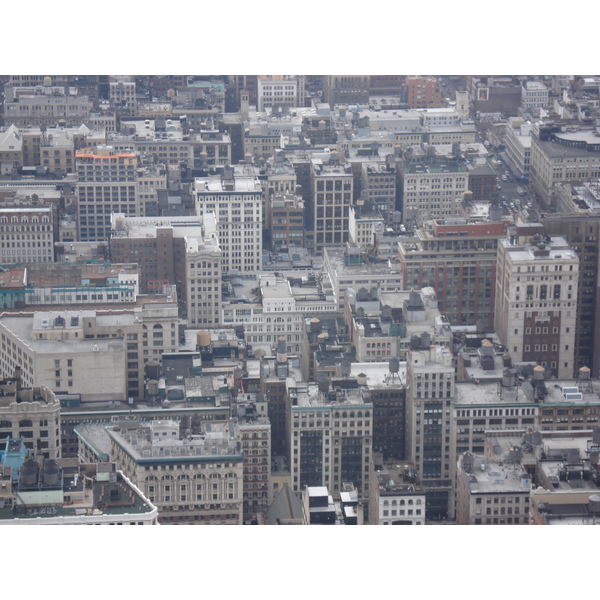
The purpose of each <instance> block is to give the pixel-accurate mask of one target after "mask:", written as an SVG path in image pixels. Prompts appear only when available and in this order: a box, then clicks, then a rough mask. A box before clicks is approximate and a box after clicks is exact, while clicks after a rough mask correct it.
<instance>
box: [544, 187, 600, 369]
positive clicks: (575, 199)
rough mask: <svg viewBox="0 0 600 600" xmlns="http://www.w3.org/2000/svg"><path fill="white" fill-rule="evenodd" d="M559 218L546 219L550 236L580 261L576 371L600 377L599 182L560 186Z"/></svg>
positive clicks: (558, 192)
mask: <svg viewBox="0 0 600 600" xmlns="http://www.w3.org/2000/svg"><path fill="white" fill-rule="evenodd" d="M556 190H557V196H558V204H559V212H558V213H557V214H549V215H546V216H545V217H544V218H543V219H542V223H543V224H544V228H545V231H546V233H547V234H548V235H550V236H553V235H561V236H564V237H565V238H566V239H567V241H568V243H569V244H570V246H571V248H572V249H573V250H574V252H575V253H576V254H577V256H578V257H579V282H578V290H577V317H576V325H575V356H574V367H575V369H579V368H581V367H588V368H590V369H591V370H592V377H593V378H594V379H596V378H597V377H598V376H600V315H599V314H598V300H597V299H598V264H599V260H598V259H599V257H598V241H597V240H599V239H600V219H599V218H598V208H600V203H598V200H600V189H599V188H598V185H597V183H596V181H588V182H582V184H581V185H577V184H575V183H572V184H569V183H566V184H559V185H558V186H557V188H556Z"/></svg>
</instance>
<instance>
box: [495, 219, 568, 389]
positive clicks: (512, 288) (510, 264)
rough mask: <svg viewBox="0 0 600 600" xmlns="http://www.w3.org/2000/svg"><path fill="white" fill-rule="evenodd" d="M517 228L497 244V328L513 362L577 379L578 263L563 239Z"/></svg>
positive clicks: (535, 229) (535, 227) (529, 228)
mask: <svg viewBox="0 0 600 600" xmlns="http://www.w3.org/2000/svg"><path fill="white" fill-rule="evenodd" d="M543 234H544V229H543V226H542V225H540V224H539V223H538V224H530V225H518V226H517V227H516V228H515V230H514V231H509V235H508V237H507V238H506V239H504V240H500V241H499V244H498V263H497V267H496V273H497V277H496V299H495V302H496V304H495V306H496V317H495V329H496V333H497V334H498V337H499V338H500V340H501V342H502V343H503V344H504V345H505V346H506V347H507V349H508V351H509V352H510V354H511V356H512V358H513V360H514V361H517V362H519V361H532V362H537V363H538V364H540V365H541V366H543V367H548V368H549V369H551V372H552V374H553V375H554V376H555V377H559V378H561V379H569V378H572V377H573V370H574V363H573V360H574V353H575V326H576V314H577V300H578V297H577V293H578V285H579V259H578V257H577V254H576V253H575V252H574V251H573V249H572V248H571V247H570V246H569V244H568V243H567V241H566V239H565V238H563V237H558V236H557V237H548V236H544V235H543Z"/></svg>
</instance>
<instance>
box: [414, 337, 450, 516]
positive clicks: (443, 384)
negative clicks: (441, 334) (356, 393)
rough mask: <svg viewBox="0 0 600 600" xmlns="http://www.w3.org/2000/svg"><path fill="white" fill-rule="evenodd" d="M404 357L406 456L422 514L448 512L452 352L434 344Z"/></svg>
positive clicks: (436, 514) (444, 513)
mask: <svg viewBox="0 0 600 600" xmlns="http://www.w3.org/2000/svg"><path fill="white" fill-rule="evenodd" d="M406 362H407V365H406V431H407V457H406V458H407V460H409V461H410V462H412V463H413V464H414V466H415V469H416V470H417V473H418V474H419V478H420V480H421V483H422V484H423V487H424V489H425V491H426V495H427V505H426V518H427V520H428V521H440V520H444V519H448V518H452V517H453V514H454V497H453V494H454V479H455V472H456V454H455V451H454V435H455V432H454V427H453V423H452V407H453V405H454V399H455V370H454V366H453V364H452V354H451V352H450V350H449V349H448V348H446V347H444V346H439V345H435V346H431V347H430V348H429V349H427V350H412V349H411V350H409V351H408V356H407V361H406Z"/></svg>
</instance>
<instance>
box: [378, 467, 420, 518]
mask: <svg viewBox="0 0 600 600" xmlns="http://www.w3.org/2000/svg"><path fill="white" fill-rule="evenodd" d="M369 493H370V497H369V525H425V502H426V499H425V491H424V490H423V488H422V486H421V485H420V484H419V482H418V478H417V476H416V472H415V471H414V469H413V468H412V466H411V465H410V464H407V463H402V464H398V463H394V464H389V465H384V466H383V468H382V469H377V470H375V469H374V468H373V469H371V485H370V488H369Z"/></svg>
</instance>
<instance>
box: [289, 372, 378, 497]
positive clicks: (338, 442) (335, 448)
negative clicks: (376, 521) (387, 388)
mask: <svg viewBox="0 0 600 600" xmlns="http://www.w3.org/2000/svg"><path fill="white" fill-rule="evenodd" d="M288 431H289V432H290V442H289V444H290V450H289V451H290V461H289V462H290V471H291V478H292V490H293V491H295V492H297V493H298V492H300V491H301V490H303V489H304V487H305V486H325V487H328V488H329V489H330V490H331V493H332V495H333V496H334V497H339V495H340V493H341V492H342V491H343V487H342V484H343V483H346V482H351V483H353V484H354V486H355V487H356V489H357V492H358V497H359V499H366V498H368V494H369V464H370V458H371V444H372V433H373V404H372V402H371V399H370V393H369V390H368V388H367V387H366V386H360V387H359V388H356V389H348V390H344V389H341V388H339V389H330V382H329V380H328V379H323V380H321V381H320V382H319V386H318V387H317V386H316V385H313V384H308V385H307V384H304V386H298V387H297V388H296V389H295V390H294V391H290V397H289V409H288Z"/></svg>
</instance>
